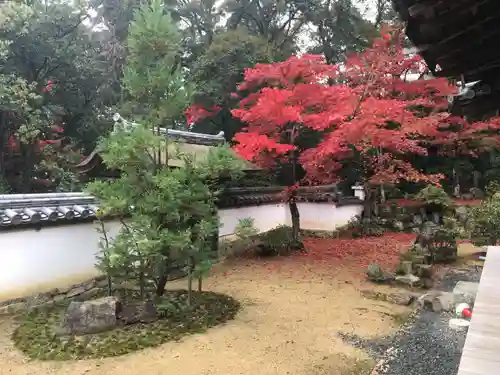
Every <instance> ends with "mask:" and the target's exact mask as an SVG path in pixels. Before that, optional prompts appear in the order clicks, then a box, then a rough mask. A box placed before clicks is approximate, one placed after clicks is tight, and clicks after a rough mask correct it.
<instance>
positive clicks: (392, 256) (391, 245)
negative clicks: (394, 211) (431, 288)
mask: <svg viewBox="0 0 500 375" xmlns="http://www.w3.org/2000/svg"><path fill="white" fill-rule="evenodd" d="M414 240H415V235H414V234H408V233H385V234H384V235H383V236H381V237H366V238H358V239H333V238H313V237H307V238H304V246H305V248H306V250H307V252H303V253H295V254H293V255H291V256H289V257H276V258H271V259H266V260H265V261H263V260H262V259H260V260H256V259H253V260H251V259H247V260H245V263H244V266H245V267H251V268H252V269H253V270H254V271H255V275H256V278H258V277H262V276H263V277H264V278H266V277H268V276H269V277H280V278H291V279H296V278H304V279H306V278H310V275H311V274H315V275H323V276H324V275H330V276H331V277H336V276H337V275H338V271H340V270H346V271H349V272H350V273H351V274H353V275H354V276H358V277H361V278H362V277H364V276H365V271H366V268H367V267H368V265H369V264H372V263H376V264H379V265H380V266H381V267H382V268H383V269H384V270H388V271H389V270H394V269H395V267H396V265H397V264H398V263H399V261H400V254H401V252H404V251H407V250H408V249H409V247H410V246H411V243H412V242H413V241H414ZM212 272H213V273H215V274H217V272H216V271H215V270H213V271H212ZM262 273H264V275H262ZM221 275H223V276H230V274H229V273H228V272H225V273H223V274H221Z"/></svg>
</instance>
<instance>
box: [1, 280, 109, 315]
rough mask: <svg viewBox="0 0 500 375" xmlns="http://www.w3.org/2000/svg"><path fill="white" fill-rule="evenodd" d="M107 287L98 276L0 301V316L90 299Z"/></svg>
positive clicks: (106, 283)
mask: <svg viewBox="0 0 500 375" xmlns="http://www.w3.org/2000/svg"><path fill="white" fill-rule="evenodd" d="M107 285H108V281H107V279H106V277H105V276H98V277H95V278H92V279H90V280H87V281H84V282H82V283H78V284H74V285H71V286H69V287H67V288H56V289H52V290H50V291H48V292H44V293H38V294H36V295H33V296H28V297H20V298H14V299H10V300H6V301H0V316H2V315H15V314H19V313H23V312H28V311H31V310H33V309H36V308H39V307H42V306H52V305H54V304H56V303H60V302H63V301H66V300H70V299H72V300H73V299H74V300H88V299H92V298H93V297H95V296H97V295H98V294H100V293H101V292H102V290H103V289H104V288H107Z"/></svg>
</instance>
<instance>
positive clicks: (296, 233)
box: [288, 125, 304, 251]
mask: <svg viewBox="0 0 500 375" xmlns="http://www.w3.org/2000/svg"><path fill="white" fill-rule="evenodd" d="M297 131H298V129H297V125H294V126H293V128H292V131H291V132H290V144H292V145H293V144H295V136H296V134H295V133H296V132H297ZM291 161H292V182H293V186H295V185H296V184H297V182H298V181H297V151H296V150H294V151H292V159H291ZM288 207H289V209H290V216H291V218H292V242H293V243H292V246H293V250H300V251H303V250H304V244H303V243H302V241H301V240H300V212H299V207H298V206H297V191H296V190H295V189H294V190H292V192H291V196H290V199H289V200H288Z"/></svg>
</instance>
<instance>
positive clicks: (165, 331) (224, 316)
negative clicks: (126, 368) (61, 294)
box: [12, 291, 240, 360]
mask: <svg viewBox="0 0 500 375" xmlns="http://www.w3.org/2000/svg"><path fill="white" fill-rule="evenodd" d="M128 299H129V300H130V296H129V298H128ZM186 299H187V291H167V292H166V293H165V296H164V297H163V298H162V301H160V302H159V306H161V308H162V309H163V311H164V312H165V313H164V314H162V318H161V319H159V320H157V321H155V322H153V323H148V324H141V323H139V324H134V325H129V326H123V327H118V328H116V329H114V330H111V331H107V332H102V333H99V334H94V335H85V336H76V337H70V338H63V337H58V336H56V335H55V333H54V328H55V327H56V326H57V325H58V324H59V323H60V322H61V319H62V317H63V315H64V313H65V311H66V308H67V304H65V305H58V306H51V307H48V308H44V309H39V310H37V311H33V312H30V313H28V314H25V315H23V316H20V317H19V318H18V320H19V324H20V325H19V327H18V328H17V329H16V330H15V331H14V333H13V335H12V339H13V341H14V344H15V346H16V347H17V348H18V349H19V350H21V351H22V352H23V353H24V354H26V355H27V356H28V357H29V358H31V359H39V360H76V359H90V358H103V357H113V356H120V355H124V354H127V353H131V352H134V351H137V350H141V349H144V348H149V347H154V346H158V345H160V344H163V343H165V342H167V341H172V340H179V339H180V338H182V337H183V336H185V335H188V334H191V333H201V332H204V331H206V330H207V329H208V328H210V327H213V326H216V325H218V324H221V323H224V322H226V321H228V320H231V319H233V318H234V317H235V316H236V313H237V312H238V310H239V308H240V304H239V303H238V302H237V301H236V300H234V299H233V298H231V297H229V296H226V295H222V294H217V293H211V292H201V293H198V292H193V303H192V306H191V307H189V308H188V307H187V306H186V304H185V301H186Z"/></svg>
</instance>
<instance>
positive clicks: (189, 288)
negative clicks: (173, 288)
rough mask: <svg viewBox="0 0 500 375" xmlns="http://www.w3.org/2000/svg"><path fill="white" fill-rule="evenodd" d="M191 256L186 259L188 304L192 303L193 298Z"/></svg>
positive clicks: (192, 264)
mask: <svg viewBox="0 0 500 375" xmlns="http://www.w3.org/2000/svg"><path fill="white" fill-rule="evenodd" d="M193 268H194V262H193V258H192V257H189V261H188V306H191V305H192V302H193V301H192V299H193Z"/></svg>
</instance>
